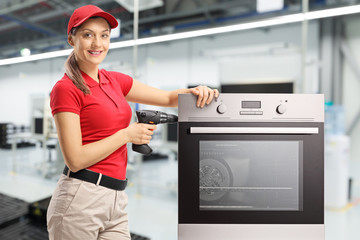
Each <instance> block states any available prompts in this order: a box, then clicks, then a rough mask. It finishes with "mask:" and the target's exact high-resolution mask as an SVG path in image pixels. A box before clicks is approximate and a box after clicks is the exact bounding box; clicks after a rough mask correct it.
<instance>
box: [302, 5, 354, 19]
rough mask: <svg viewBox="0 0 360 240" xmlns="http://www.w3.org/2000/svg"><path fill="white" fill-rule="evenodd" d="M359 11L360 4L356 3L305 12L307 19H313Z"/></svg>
mask: <svg viewBox="0 0 360 240" xmlns="http://www.w3.org/2000/svg"><path fill="white" fill-rule="evenodd" d="M359 12H360V5H354V6H347V7H339V8H332V9H325V10H319V11H313V12H307V13H305V19H306V20H311V19H319V18H326V17H335V16H342V15H348V14H354V13H359Z"/></svg>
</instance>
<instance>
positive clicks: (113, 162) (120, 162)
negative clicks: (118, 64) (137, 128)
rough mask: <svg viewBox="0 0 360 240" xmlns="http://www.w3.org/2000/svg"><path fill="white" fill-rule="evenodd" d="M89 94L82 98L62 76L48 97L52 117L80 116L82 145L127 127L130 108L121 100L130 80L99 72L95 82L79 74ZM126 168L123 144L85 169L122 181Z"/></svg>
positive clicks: (85, 75)
mask: <svg viewBox="0 0 360 240" xmlns="http://www.w3.org/2000/svg"><path fill="white" fill-rule="evenodd" d="M82 75H83V78H84V80H85V82H86V84H87V85H88V86H89V89H90V91H91V94H88V95H85V94H84V93H83V92H82V91H80V90H79V89H78V88H77V87H76V86H75V85H74V84H73V82H72V81H71V79H69V78H68V76H67V75H66V74H65V75H64V76H63V78H62V79H61V80H59V81H58V82H57V83H56V84H55V86H54V87H53V89H52V91H51V94H50V106H51V110H52V114H53V115H55V114H56V113H58V112H73V113H76V114H78V115H79V116H80V126H81V134H82V142H83V144H84V145H85V144H89V143H91V142H95V141H98V140H101V139H103V138H106V137H108V136H110V135H112V134H114V133H116V132H117V131H119V130H120V129H123V128H126V127H127V126H129V123H130V120H131V114H132V111H131V108H130V106H129V104H128V102H127V101H126V99H125V96H126V95H127V94H128V92H129V91H130V89H131V87H132V83H133V79H132V78H131V77H130V76H128V75H125V74H121V73H118V72H109V71H106V70H103V69H102V70H99V80H100V83H97V82H96V81H95V80H93V79H92V78H91V77H89V76H88V75H87V74H85V73H82ZM126 165H127V149H126V144H125V145H123V146H122V147H120V148H119V149H118V150H116V151H115V152H113V153H112V154H111V155H109V156H108V157H107V158H105V159H103V160H101V161H100V162H98V163H96V164H94V165H93V166H90V167H88V169H89V170H92V171H95V172H98V173H102V174H105V175H107V176H110V177H113V178H117V179H125V178H126Z"/></svg>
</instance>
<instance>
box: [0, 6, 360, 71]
mask: <svg viewBox="0 0 360 240" xmlns="http://www.w3.org/2000/svg"><path fill="white" fill-rule="evenodd" d="M118 1H119V0H118ZM353 13H360V5H354V6H348V7H340V8H334V9H326V10H319V11H313V12H307V13H297V14H291V15H285V16H279V17H274V18H271V19H266V20H259V21H254V22H249V23H240V24H235V25H231V26H224V27H216V28H210V29H203V30H196V31H190V32H184V33H174V34H168V35H162V36H157V37H148V38H141V39H137V40H128V41H122V42H115V43H111V44H110V49H116V48H125V47H132V46H135V45H145V44H151V43H159V42H166V41H172V40H180V39H186V38H192V37H200V36H206V35H213V34H219V33H228V32H233V31H241V30H248V29H254V28H261V27H269V26H274V25H280V24H286V23H294V22H301V21H304V20H311V19H320V18H326V17H334V16H340V15H347V14H353ZM71 51H72V49H67V50H60V51H54V52H48V53H41V54H35V55H31V56H26V57H16V58H8V59H2V60H0V66H3V65H9V64H16V63H22V62H29V61H36V60H42V59H48V58H55V57H61V56H67V55H69V54H70V53H71Z"/></svg>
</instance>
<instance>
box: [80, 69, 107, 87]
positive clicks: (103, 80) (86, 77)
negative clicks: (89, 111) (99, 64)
mask: <svg viewBox="0 0 360 240" xmlns="http://www.w3.org/2000/svg"><path fill="white" fill-rule="evenodd" d="M80 72H81V75H82V77H83V78H84V80H85V83H86V84H87V85H88V86H89V87H91V88H92V87H96V86H98V85H99V84H98V83H97V82H96V81H95V80H94V79H93V78H92V77H90V76H89V75H87V74H86V73H84V72H83V71H80ZM98 74H99V80H100V84H107V83H108V82H109V80H108V79H107V77H106V76H105V75H104V73H103V71H102V70H99V72H98Z"/></svg>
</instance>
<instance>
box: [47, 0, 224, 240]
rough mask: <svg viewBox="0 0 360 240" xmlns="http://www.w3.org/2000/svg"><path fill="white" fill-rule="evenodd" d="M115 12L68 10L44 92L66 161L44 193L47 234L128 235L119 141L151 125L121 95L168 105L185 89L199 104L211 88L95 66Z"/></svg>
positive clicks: (144, 139)
mask: <svg viewBox="0 0 360 240" xmlns="http://www.w3.org/2000/svg"><path fill="white" fill-rule="evenodd" d="M117 24H118V23H117V21H116V19H115V18H114V17H113V16H112V15H110V14H109V13H106V12H104V11H102V10H101V9H100V8H98V7H96V6H93V5H87V6H84V7H81V8H78V9H76V10H75V11H74V13H73V14H72V16H71V18H70V20H69V24H68V42H69V44H70V45H71V46H72V47H73V48H74V50H73V52H72V53H71V54H70V56H69V58H68V60H67V61H66V63H65V67H66V74H65V75H64V76H63V78H62V79H61V80H59V81H58V82H57V83H56V84H55V86H54V88H53V90H52V92H51V109H52V114H53V116H54V119H55V124H56V128H57V132H58V137H59V143H60V146H61V150H62V153H63V156H64V160H65V164H66V167H65V169H64V174H63V175H62V176H61V178H60V179H59V182H58V185H57V187H56V189H55V192H54V194H53V197H52V199H51V202H50V205H49V208H48V213H47V221H48V231H49V237H50V239H56V240H57V239H62V240H65V239H69V240H70V239H71V240H74V239H86V240H90V239H130V233H129V228H128V219H127V214H126V213H125V212H124V208H125V206H126V205H127V195H126V194H125V192H124V189H125V187H126V164H127V149H126V144H127V143H134V144H148V143H149V141H150V139H151V136H152V134H153V130H155V129H156V126H155V125H149V124H140V123H133V124H131V125H129V123H130V119H131V109H130V106H129V104H128V103H127V101H131V102H137V103H142V104H149V105H156V106H165V107H176V106H177V104H178V94H179V93H191V94H194V95H196V96H198V98H197V106H198V107H204V105H205V104H209V103H210V102H211V101H212V99H213V98H214V97H218V95H219V92H218V91H217V90H213V89H210V88H208V87H205V86H199V87H196V88H192V89H179V90H175V91H163V90H160V89H156V88H153V87H150V86H147V85H145V84H142V83H140V82H138V81H136V80H133V79H132V78H131V77H129V76H127V75H124V74H121V73H117V72H109V71H106V70H103V69H101V70H99V68H98V66H99V64H100V63H101V62H102V61H103V60H104V58H105V56H106V54H107V52H108V50H109V45H110V30H111V29H112V28H115V27H116V26H117Z"/></svg>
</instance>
